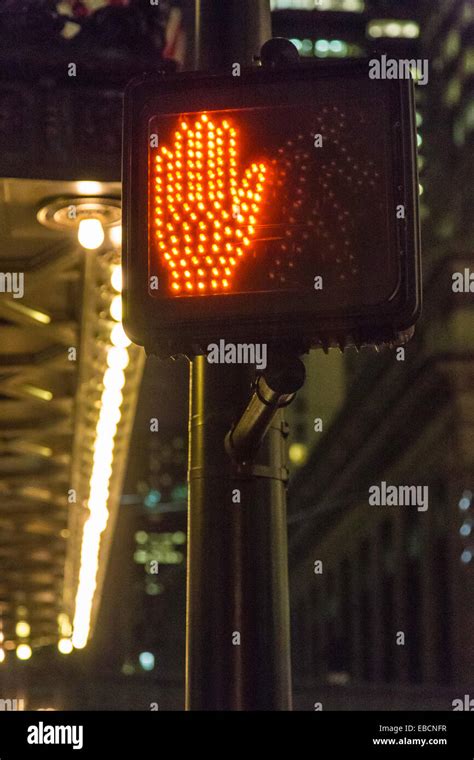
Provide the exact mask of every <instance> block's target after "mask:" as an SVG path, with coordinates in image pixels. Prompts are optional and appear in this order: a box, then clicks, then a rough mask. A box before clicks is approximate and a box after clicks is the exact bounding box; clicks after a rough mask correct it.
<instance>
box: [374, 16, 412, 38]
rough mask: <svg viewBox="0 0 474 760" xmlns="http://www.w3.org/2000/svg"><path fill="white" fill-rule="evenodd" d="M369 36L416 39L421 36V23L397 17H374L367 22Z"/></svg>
mask: <svg viewBox="0 0 474 760" xmlns="http://www.w3.org/2000/svg"><path fill="white" fill-rule="evenodd" d="M366 31H367V36H368V37H373V38H377V37H392V38H400V37H404V38H405V39H416V38H417V37H419V36H420V25H419V24H417V23H416V21H399V20H395V19H386V18H380V19H373V20H372V21H369V23H368V24H367V30H366Z"/></svg>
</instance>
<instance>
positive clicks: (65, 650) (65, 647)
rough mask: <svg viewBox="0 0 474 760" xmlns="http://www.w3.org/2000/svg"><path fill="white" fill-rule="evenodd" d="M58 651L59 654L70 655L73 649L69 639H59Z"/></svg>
mask: <svg viewBox="0 0 474 760" xmlns="http://www.w3.org/2000/svg"><path fill="white" fill-rule="evenodd" d="M58 649H59V651H60V652H61V654H71V652H72V650H73V649H74V647H73V645H72V641H71V639H59V641H58Z"/></svg>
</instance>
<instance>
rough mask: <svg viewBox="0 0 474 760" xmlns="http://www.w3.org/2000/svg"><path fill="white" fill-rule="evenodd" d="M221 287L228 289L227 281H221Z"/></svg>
mask: <svg viewBox="0 0 474 760" xmlns="http://www.w3.org/2000/svg"><path fill="white" fill-rule="evenodd" d="M222 285H223V286H224V288H228V287H229V283H228V281H227V280H222Z"/></svg>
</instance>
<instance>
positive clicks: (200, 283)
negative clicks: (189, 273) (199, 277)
mask: <svg viewBox="0 0 474 760" xmlns="http://www.w3.org/2000/svg"><path fill="white" fill-rule="evenodd" d="M198 288H199V290H204V283H203V282H198Z"/></svg>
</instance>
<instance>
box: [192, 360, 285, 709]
mask: <svg viewBox="0 0 474 760" xmlns="http://www.w3.org/2000/svg"><path fill="white" fill-rule="evenodd" d="M251 381H252V373H251V372H250V371H249V370H248V369H242V368H241V367H229V366H225V365H224V366H222V365H221V366H219V365H211V364H209V363H208V362H207V360H206V358H205V357H202V356H200V357H197V358H195V359H194V360H193V362H192V364H191V389H190V426H189V446H190V448H189V511H188V579H187V621H186V622H187V626H186V628H187V632H186V644H187V647H186V674H187V678H186V708H187V709H188V710H288V709H290V708H291V695H290V691H291V689H290V636H289V602H288V570H287V561H288V560H287V539H286V497H285V481H286V478H287V471H286V466H285V440H284V438H285V435H286V427H285V425H284V423H283V419H282V415H281V412H277V415H276V417H275V418H274V421H273V423H272V425H271V427H270V429H269V431H268V433H267V435H266V437H265V439H264V442H263V445H262V448H261V450H260V452H259V455H258V457H257V459H256V461H255V463H253V464H248V465H242V466H238V465H235V464H232V462H231V459H230V457H229V456H228V454H227V452H226V450H225V444H224V441H225V437H226V433H227V432H228V431H229V429H230V426H231V424H232V422H233V421H234V420H235V419H236V418H237V416H238V414H239V412H240V411H241V408H242V402H244V403H245V401H246V400H248V397H249V395H250V391H251Z"/></svg>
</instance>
